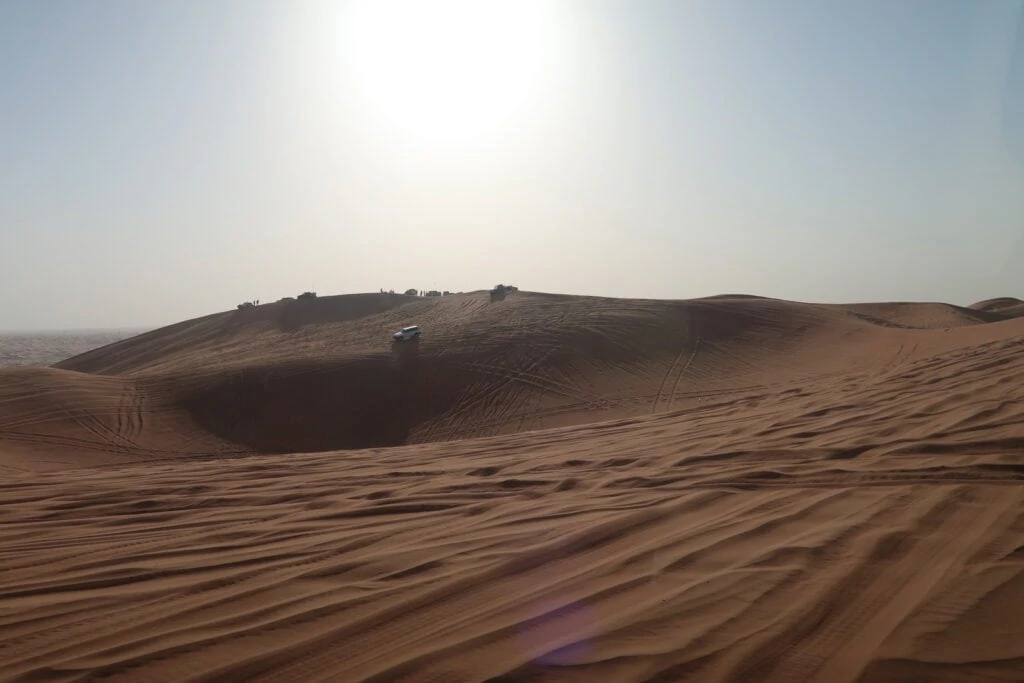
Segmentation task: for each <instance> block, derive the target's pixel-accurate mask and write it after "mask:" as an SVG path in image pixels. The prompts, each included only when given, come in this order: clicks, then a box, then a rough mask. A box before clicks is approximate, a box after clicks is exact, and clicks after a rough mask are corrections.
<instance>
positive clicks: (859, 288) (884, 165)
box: [0, 0, 1024, 330]
mask: <svg viewBox="0 0 1024 683" xmlns="http://www.w3.org/2000/svg"><path fill="white" fill-rule="evenodd" d="M446 2H447V0H446ZM525 2H526V0H523V2H520V3H512V4H506V5H505V6H503V7H499V6H498V4H493V5H487V7H489V8H490V7H493V8H494V13H495V14H494V16H493V17H489V15H488V14H487V12H483V11H474V13H465V12H462V13H460V11H461V10H459V9H458V8H456V9H455V10H452V8H451V7H448V6H447V5H445V6H444V7H442V5H444V3H439V4H437V5H436V7H437V8H438V10H437V11H438V16H439V17H441V19H438V20H434V19H432V18H431V17H428V16H423V17H415V18H410V15H409V14H408V13H405V12H403V11H399V10H401V8H398V10H396V11H395V12H394V13H392V14H390V15H388V14H386V13H385V14H381V13H378V15H377V16H375V17H370V18H367V16H368V15H363V14H360V13H359V11H358V6H357V5H353V4H352V3H345V2H327V1H326V0H294V1H289V2H285V1H284V0H279V1H277V2H269V1H266V0H246V1H241V0H218V1H208V0H202V1H200V0H181V1H178V2H174V3H139V2H134V1H129V0H117V1H114V0H93V1H91V2H77V1H68V0H65V1H61V0H53V1H49V2H31V1H29V0H19V1H5V0H0V159H2V160H3V163H2V164H0V244H2V249H0V329H5V330H16V329H44V328H76V327H89V328H105V327H116V326H150V325H159V324H165V323H171V322H175V321H177V320H180V319H184V318H189V317H193V316H197V315H203V314H206V313H210V312H213V311H217V310H224V309H228V308H232V307H233V306H234V305H235V304H236V303H238V302H240V301H242V300H246V299H253V298H260V299H262V300H267V301H269V300H275V299H277V298H280V297H281V296H286V295H294V294H296V293H298V292H301V291H303V290H306V289H315V290H317V291H318V292H320V293H321V294H333V293H344V292H357V291H376V290H377V289H378V288H380V287H385V288H394V289H396V290H404V289H406V288H409V287H415V288H419V289H422V288H434V287H436V288H439V289H450V290H454V291H460V290H472V289H482V288H487V287H490V286H492V285H493V284H495V283H497V282H513V283H515V284H517V285H519V286H520V287H521V288H523V289H530V290H540V291H556V292H568V293H579V294H596V295H607V296H625V297H632V296H636V297H654V298H687V297H696V296H705V295H711V294H718V293H723V292H744V293H751V294H761V295H766V296H776V297H782V298H789V299H796V300H804V301H868V300H929V301H936V300H941V301H948V302H951V303H958V304H968V303H971V302H973V301H976V300H979V299H984V298H989V297H994V296H1003V295H1009V296H1013V295H1016V296H1021V297H1022V298H1024V271H1022V270H1021V269H1020V268H1019V267H1014V264H1016V263H1019V262H1020V261H1021V258H1022V257H1024V24H1022V14H1024V11H1022V4H1024V3H1022V1H1021V0H986V1H985V2H961V1H953V0H920V1H917V0H907V1H904V2H880V1H872V2H856V3H854V2H844V3H839V2H811V1H808V2H782V1H779V2H768V1H758V2H754V1H752V0H751V1H747V2H711V1H708V2H696V1H694V2H685V3H684V2H669V1H664V2H656V1H653V0H652V1H629V0H622V1H621V2H610V1H603V0H595V1H590V0H586V1H585V0H564V1H563V2H540V1H538V2H536V3H534V4H533V5H530V9H529V11H528V12H526V10H520V9H518V8H519V7H525V6H526V5H525V4H524V3H525ZM431 7H434V5H431ZM488 11H490V10H488ZM444 12H447V14H444ZM523 12H526V13H525V14H524V13H523ZM495 17H496V18H495ZM538 27H541V28H542V29H543V30H541V29H539V28H538ZM402 31H405V33H402ZM395 36H401V38H400V39H399V38H396V37H395ZM470 38H472V39H473V40H470ZM389 41H390V42H389ZM474 41H475V42H474ZM444 50H447V52H445V53H444V54H442V55H440V56H439V55H438V54H435V52H436V51H444ZM388 59H392V62H391V68H390V70H388V69H386V68H385V67H384V66H382V65H381V63H382V61H387V60H388ZM432 60H433V61H432ZM445 60H447V61H445ZM510 93H511V94H510ZM375 98H376V99H375ZM431 98H434V99H436V100H437V101H428V100H430V99H431ZM396 103H397V104H396ZM481 103H482V104H481ZM388 107H390V108H391V109H388Z"/></svg>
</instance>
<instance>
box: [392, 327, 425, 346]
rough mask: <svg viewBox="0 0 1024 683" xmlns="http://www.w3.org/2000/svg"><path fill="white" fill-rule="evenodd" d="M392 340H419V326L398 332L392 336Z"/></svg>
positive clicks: (405, 328) (404, 328)
mask: <svg viewBox="0 0 1024 683" xmlns="http://www.w3.org/2000/svg"><path fill="white" fill-rule="evenodd" d="M391 338H392V339H394V340H395V341H398V342H404V341H409V340H410V339H419V338H420V328H419V327H418V326H417V325H412V326H410V327H403V328H402V329H400V330H399V331H398V332H395V333H394V334H393V335H391Z"/></svg>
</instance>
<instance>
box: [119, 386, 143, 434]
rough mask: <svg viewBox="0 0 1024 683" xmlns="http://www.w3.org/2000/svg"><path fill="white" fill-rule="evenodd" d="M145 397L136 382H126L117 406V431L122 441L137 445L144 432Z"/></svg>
mask: <svg viewBox="0 0 1024 683" xmlns="http://www.w3.org/2000/svg"><path fill="white" fill-rule="evenodd" d="M142 412H143V397H142V394H141V393H140V392H139V389H138V387H137V386H135V384H134V383H131V384H125V387H124V389H123V390H122V392H121V399H120V403H119V405H118V406H117V424H116V427H115V431H116V433H117V435H118V438H120V439H121V440H122V441H124V442H125V443H127V444H130V445H132V446H135V445H137V441H138V438H139V436H140V435H141V434H142Z"/></svg>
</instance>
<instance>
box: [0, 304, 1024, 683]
mask: <svg viewBox="0 0 1024 683" xmlns="http://www.w3.org/2000/svg"><path fill="white" fill-rule="evenodd" d="M999 301H1001V303H998V305H996V304H990V303H989V302H981V303H980V304H977V305H975V306H972V307H970V308H960V307H955V306H948V305H945V304H933V303H928V304H914V303H878V304H850V305H826V304H804V303H796V302H788V301H780V300H776V299H765V298H760V297H751V296H744V295H724V296H719V297H709V298H705V299H696V300H687V301H654V300H620V299H606V298H597V297H570V296H561V295H547V294H535V293H528V292H520V293H517V294H514V295H510V296H509V297H508V298H507V299H505V300H504V301H500V302H490V301H489V298H488V295H487V293H486V292H477V293H470V294H465V295H457V296H450V297H437V298H416V297H404V296H401V295H387V294H381V295H376V294H369V295H349V296H344V297H323V298H321V299H318V300H315V301H311V302H281V303H275V304H269V305H265V306H260V307H257V308H254V309H250V310H240V311H231V312H227V313H221V314H215V315H212V316H206V317H204V318H199V319H196V320H193V321H186V322H183V323H180V324H178V325H174V326H171V327H168V328H164V329H162V330H155V331H153V332H150V333H147V334H145V335H140V336H139V337H135V338H133V339H129V340H125V341H122V342H119V343H117V344H113V345H111V346H108V347H105V348H102V349H97V350H95V351H92V352H89V353H87V354H83V355H82V356H78V357H76V358H72V359H69V360H67V361H64V362H62V363H59V364H58V365H57V366H56V367H54V368H34V369H16V370H5V371H0V467H2V469H3V473H4V478H3V481H2V482H0V501H2V503H3V505H2V506H0V515H2V521H3V524H2V525H0V539H2V540H3V543H2V545H0V604H2V605H3V606H4V609H3V610H0V633H3V636H4V637H3V638H2V639H0V653H2V658H0V661H3V662H4V667H3V669H2V671H0V680H11V681H28V680H49V681H79V680H93V679H99V678H102V679H103V680H112V681H119V680H124V681H140V680H145V681H150V680H188V681H208V680H247V681H248V680H251V681H299V680H301V681H312V680H324V681H328V680H345V681H438V680H444V681H506V682H511V681H527V680H542V681H549V680H550V681H596V680H600V681H676V680H693V681H708V680H735V681H811V680H814V681H829V682H832V681H893V680H906V681H910V680H937V681H959V680H979V679H985V678H988V679H993V680H1016V679H1020V678H1022V677H1024V639H1021V638H1020V617H1019V615H1020V614H1021V613H1022V610H1024V486H1022V484H1024V481H1022V479H1024V389H1022V388H1021V387H1022V386H1024V355H1022V351H1024V320H1021V319H1020V318H1018V317H1015V316H1014V315H1012V314H1010V313H1008V312H1007V311H1008V310H1012V309H1013V306H1016V305H1017V304H1012V303H1009V304H1008V303H1007V302H1006V301H1005V300H999ZM1014 301H1016V300H1014ZM1018 303H1019V302H1018ZM406 324H419V325H421V326H422V327H423V329H424V335H425V336H424V338H423V340H422V341H421V342H419V343H415V344H412V343H410V344H402V345H392V344H391V343H390V341H389V338H388V337H389V334H390V333H391V332H393V331H394V330H396V329H398V328H400V327H402V326H403V325H406Z"/></svg>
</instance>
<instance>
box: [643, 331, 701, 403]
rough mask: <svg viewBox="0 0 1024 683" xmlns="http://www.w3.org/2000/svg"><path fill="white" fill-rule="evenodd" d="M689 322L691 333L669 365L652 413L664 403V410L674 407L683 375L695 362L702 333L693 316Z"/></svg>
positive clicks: (655, 398)
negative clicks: (699, 331)
mask: <svg viewBox="0 0 1024 683" xmlns="http://www.w3.org/2000/svg"><path fill="white" fill-rule="evenodd" d="M688 323H689V324H688V325H687V327H688V328H690V333H688V334H687V337H688V338H687V341H686V343H684V344H683V346H682V348H680V349H679V353H678V354H676V357H675V359H674V360H673V361H672V365H670V366H669V368H668V372H666V373H665V376H664V377H663V378H662V379H661V385H660V386H659V387H658V393H657V394H656V395H655V397H654V404H653V405H652V406H651V414H654V413H657V412H658V406H659V405H662V404H664V406H665V407H664V408H663V411H667V410H671V409H672V402H673V400H674V397H675V395H676V392H677V391H678V389H679V383H680V382H681V381H682V379H683V375H685V374H686V370H687V369H688V368H689V367H690V364H691V363H693V359H694V358H696V356H697V351H698V349H699V348H700V335H699V333H698V330H697V324H696V321H695V320H694V317H693V316H690V318H689V321H688ZM690 337H692V346H691V344H690V343H689V342H690V341H691V339H690ZM684 357H686V360H685V361H683V358H684ZM666 387H668V391H666Z"/></svg>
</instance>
